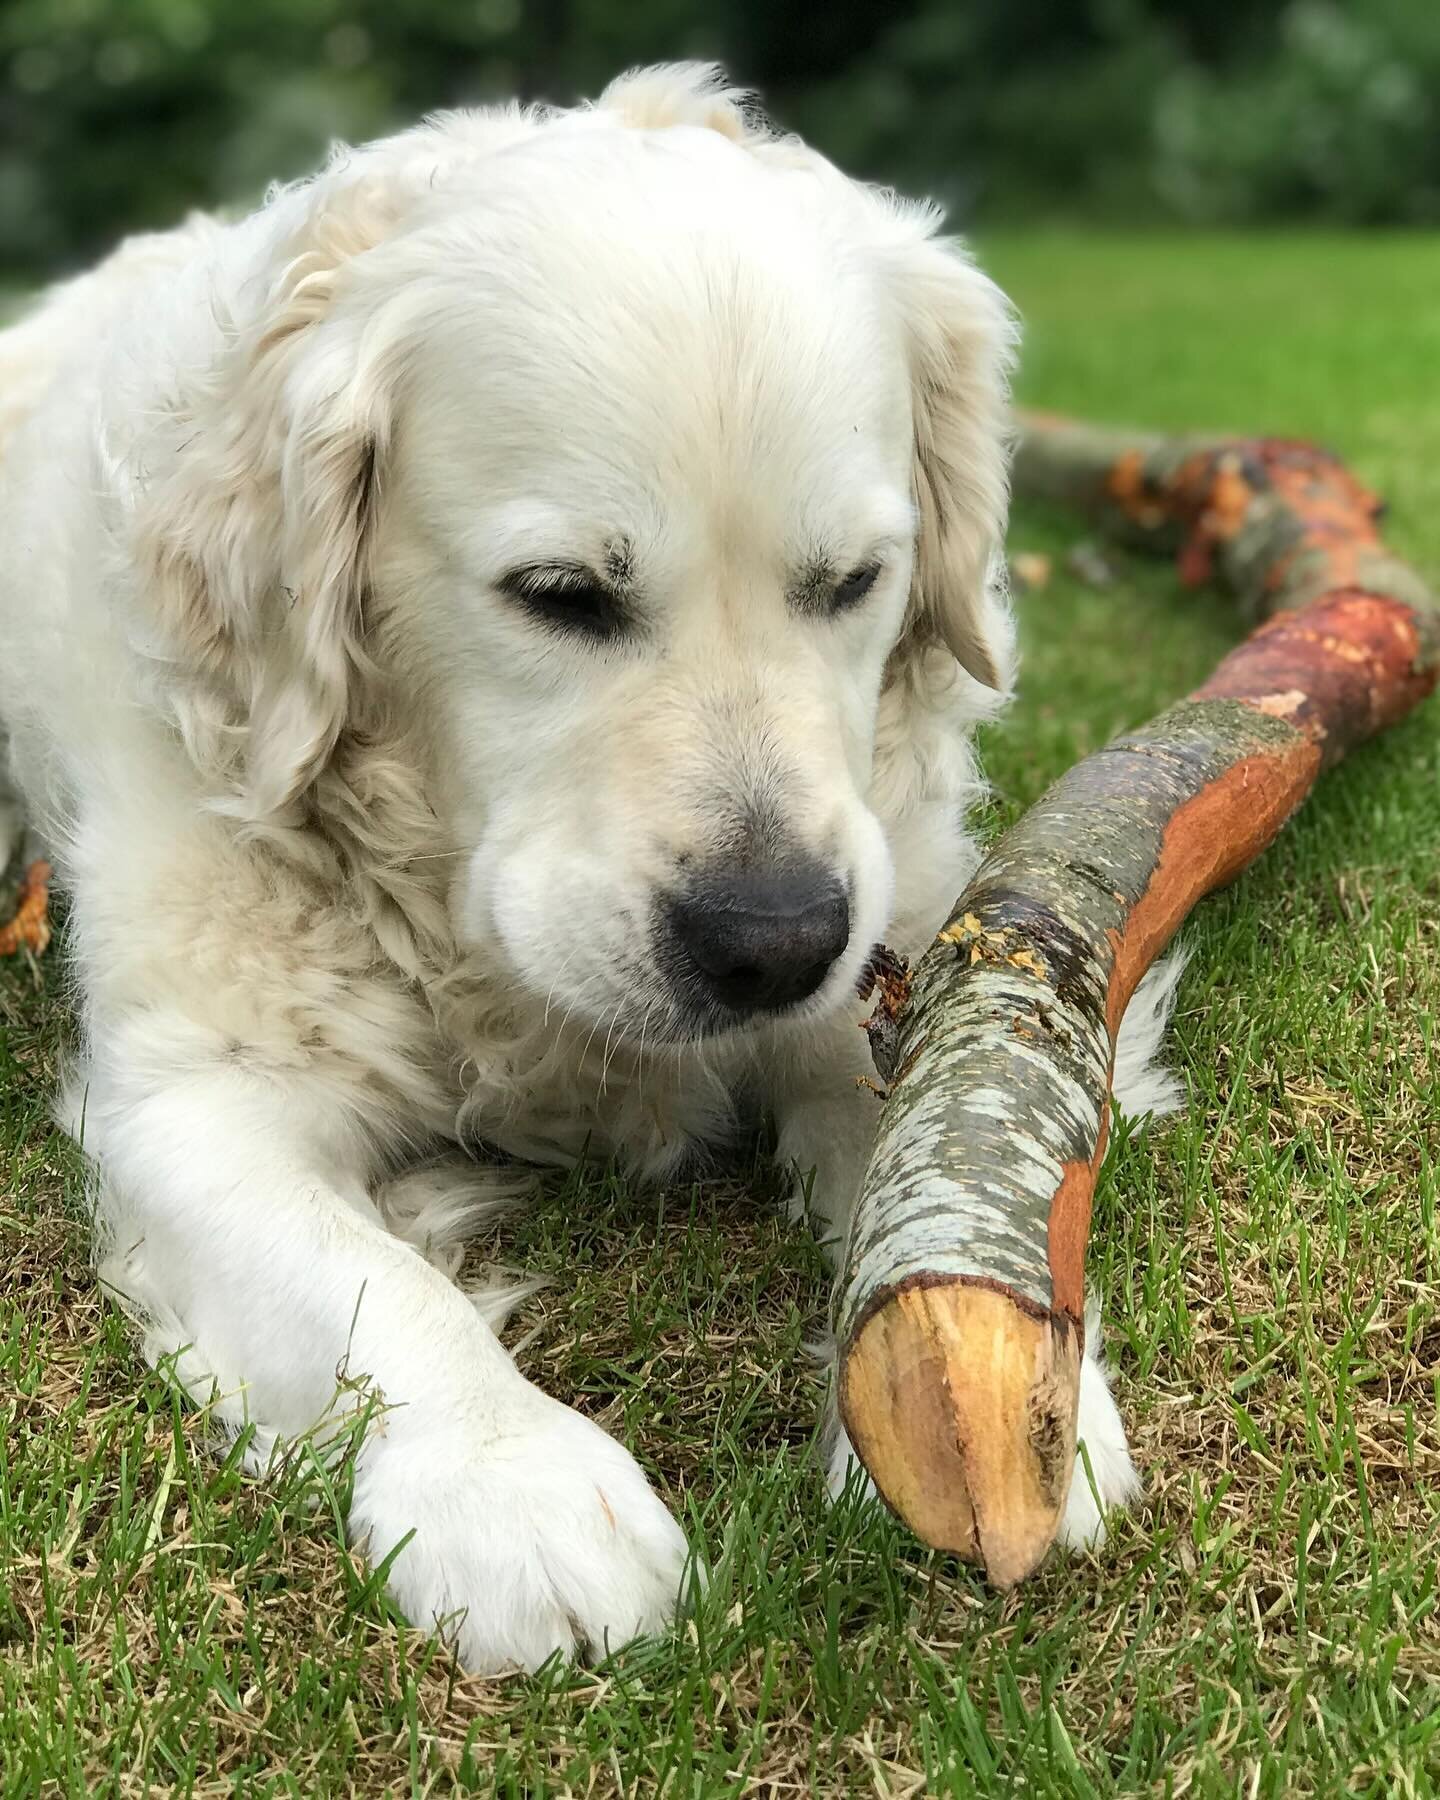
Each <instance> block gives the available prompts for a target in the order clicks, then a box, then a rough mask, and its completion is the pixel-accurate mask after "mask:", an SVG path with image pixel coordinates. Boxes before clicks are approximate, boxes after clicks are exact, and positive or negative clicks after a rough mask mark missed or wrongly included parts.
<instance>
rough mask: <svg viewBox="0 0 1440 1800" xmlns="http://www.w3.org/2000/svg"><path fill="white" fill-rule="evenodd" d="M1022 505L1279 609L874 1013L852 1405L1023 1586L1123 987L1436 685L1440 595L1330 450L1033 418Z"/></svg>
mask: <svg viewBox="0 0 1440 1800" xmlns="http://www.w3.org/2000/svg"><path fill="white" fill-rule="evenodd" d="M1015 480H1016V487H1017V490H1018V491H1019V492H1021V493H1022V494H1029V495H1034V496H1041V497H1044V498H1047V499H1050V500H1058V501H1062V502H1067V503H1071V504H1075V505H1078V506H1080V507H1083V508H1084V509H1086V510H1087V511H1089V512H1090V513H1092V514H1093V515H1095V516H1096V517H1097V518H1098V520H1099V521H1100V522H1101V523H1102V524H1103V525H1105V526H1106V527H1107V528H1109V529H1111V530H1113V531H1115V532H1117V533H1121V534H1123V535H1124V536H1126V537H1128V538H1131V539H1138V540H1139V541H1141V542H1143V543H1149V544H1152V545H1155V546H1157V547H1163V548H1174V549H1178V551H1179V555H1180V567H1181V571H1182V574H1184V576H1185V577H1186V578H1187V579H1189V580H1191V581H1199V580H1202V579H1205V578H1206V577H1208V576H1210V575H1212V574H1214V575H1218V576H1220V577H1222V578H1223V579H1224V580H1225V582H1226V583H1227V584H1228V585H1229V586H1230V587H1231V588H1232V589H1233V590H1234V591H1235V592H1236V593H1237V594H1239V595H1240V597H1241V598H1242V600H1244V601H1245V602H1246V603H1247V604H1248V605H1249V606H1250V607H1251V608H1252V609H1253V610H1254V611H1255V612H1256V613H1258V614H1259V615H1261V617H1262V618H1263V620H1264V622H1263V623H1262V624H1261V625H1260V626H1259V627H1258V629H1257V630H1255V631H1254V632H1253V634H1252V635H1251V636H1250V637H1249V638H1248V639H1246V640H1245V641H1244V642H1243V643H1242V644H1241V645H1240V646H1239V648H1238V649H1236V650H1234V651H1232V652H1231V654H1230V655H1229V656H1227V657H1226V658H1225V659H1224V661H1223V662H1222V663H1221V664H1220V666H1219V667H1218V668H1217V669H1216V671H1215V673H1214V674H1213V675H1212V676H1211V678H1210V679H1209V680H1208V681H1207V682H1206V683H1205V684H1204V686H1203V687H1201V688H1199V689H1198V690H1197V691H1196V692H1195V693H1193V694H1192V695H1190V696H1189V698H1188V699H1186V700H1183V701H1181V702H1180V704H1179V705H1177V706H1175V707H1172V708H1171V709H1170V711H1168V712H1166V713H1164V714H1162V715H1161V716H1160V717H1159V718H1158V719H1156V720H1154V721H1153V723H1151V724H1149V725H1147V726H1145V727H1143V728H1142V729H1141V730H1139V731H1134V732H1130V733H1128V734H1127V735H1126V736H1124V737H1121V738H1119V739H1118V740H1117V741H1116V742H1115V743H1113V744H1111V745H1109V746H1108V747H1107V748H1106V749H1104V750H1101V751H1099V752H1098V753H1097V754H1096V755H1094V756H1090V757H1087V758H1086V759H1085V760H1084V761H1083V762H1081V763H1079V764H1077V765H1076V767H1074V768H1073V769H1071V770H1070V772H1069V773H1068V774H1067V775H1064V776H1063V777H1062V778H1061V779H1060V780H1059V781H1058V782H1056V783H1055V785H1054V786H1053V787H1052V788H1051V789H1050V790H1049V791H1048V793H1046V794H1045V795H1044V796H1043V798H1042V799H1041V800H1040V801H1039V802H1038V804H1037V805H1036V806H1035V807H1033V808H1032V809H1031V811H1030V812H1029V813H1027V814H1026V815H1025V816H1024V817H1023V818H1022V819H1021V820H1020V821H1019V822H1018V823H1017V824H1016V825H1015V826H1014V828H1013V829H1012V830H1011V831H1009V832H1008V833H1006V835H1005V836H1004V837H1003V838H1002V839H1001V840H1000V842H999V843H998V844H997V845H996V847H995V848H994V850H993V851H992V852H991V853H990V855H989V856H987V857H986V859H985V861H984V863H983V864H982V865H981V868H980V870H979V873H978V874H977V876H976V878H975V880H974V881H973V882H972V883H971V885H970V887H969V888H967V889H966V891H965V893H964V894H962V895H961V897H960V899H959V900H958V901H957V903H956V906H955V910H954V913H953V914H952V916H951V918H950V921H949V923H948V925H947V926H946V927H945V929H944V930H943V931H942V932H941V933H940V936H939V938H938V939H937V941H936V943H935V944H934V946H933V947H932V948H931V950H930V951H929V952H928V953H927V954H926V956H925V957H924V958H923V960H922V961H921V962H920V964H919V965H918V967H917V969H916V971H915V974H914V978H913V982H911V983H910V984H909V990H908V993H907V992H906V991H905V984H904V983H902V982H898V981H895V980H893V979H892V980H891V981H890V982H889V983H888V984H887V986H886V990H885V992H884V993H883V994H882V1000H881V1004H880V1006H879V1007H878V1008H877V1014H876V1018H875V1020H874V1021H872V1033H871V1035H872V1044H873V1046H874V1048H875V1050H876V1061H877V1066H878V1067H879V1070H880V1074H881V1077H882V1079H884V1080H885V1081H886V1082H888V1084H889V1094H888V1098H887V1101H886V1105H885V1108H884V1111H883V1113H882V1116H881V1122H880V1128H879V1136H878V1139H877V1142H876V1145H875V1150H874V1154H873V1156H872V1158H871V1162H870V1165H869V1169H868V1172H867V1174H866V1178H865V1182H864V1186H863V1190H862V1193H861V1196H860V1200H859V1203H858V1206H857V1208H856V1212H855V1217H854V1222H853V1225H852V1228H851V1237H850V1243H849V1248H848V1252H847V1257H846V1267H845V1272H844V1276H843V1279H842V1282H841V1286H840V1291H839V1296H838V1300H837V1313H836V1330H837V1336H838V1338H839V1340H840V1344H841V1376H840V1406H841V1412H842V1415H843V1417H844V1420H845V1424H846V1427H847V1429H848V1430H849V1433H850V1437H851V1441H852V1442H853V1443H854V1445H855V1448H856V1450H857V1451H858V1452H859V1455H860V1457H861V1460H862V1461H863V1462H864V1464H865V1466H866V1468H867V1469H868V1470H869V1473H870V1475H871V1477H872V1478H873V1480H874V1482H875V1485H876V1487H877V1488H878V1489H879V1491H880V1493H881V1494H882V1495H883V1496H884V1498H885V1499H886V1500H887V1501H888V1502H889V1504H890V1505H891V1507H892V1508H893V1509H894V1510H895V1511H896V1512H897V1513H899V1514H900V1516H901V1517H902V1518H903V1519H904V1520H905V1521H906V1522H907V1523H908V1524H909V1525H910V1526H911V1527H912V1528H913V1530H914V1531H915V1532H916V1533H917V1534H918V1535H919V1536H920V1537H921V1538H923V1539H925V1540H926V1541H927V1542H928V1543H930V1544H933V1545H935V1546H937V1547H939V1548H943V1549H947V1550H952V1551H955V1552H957V1553H958V1554H959V1555H961V1556H963V1557H965V1558H967V1559H968V1560H970V1561H973V1562H976V1563H978V1564H980V1565H981V1566H982V1567H983V1568H984V1570H985V1571H986V1573H987V1575H988V1576H989V1578H990V1580H991V1581H992V1582H994V1583H995V1584H996V1585H998V1586H1002V1587H1005V1586H1009V1585H1010V1584H1012V1583H1013V1582H1015V1581H1018V1580H1020V1579H1021V1578H1022V1577H1023V1576H1025V1575H1027V1574H1028V1573H1029V1572H1030V1571H1031V1570H1032V1569H1033V1568H1034V1567H1035V1566H1036V1564H1037V1563H1038V1562H1039V1561H1040V1559H1041V1558H1042V1557H1043V1556H1044V1554H1045V1552H1046V1550H1047V1548H1048V1547H1049V1545H1050V1543H1051V1541H1052V1540H1053V1538H1054V1535H1055V1531H1056V1528H1057V1526H1058V1524H1059V1520H1060V1517H1061V1513H1062V1510H1063V1508H1064V1504H1065V1499H1066V1494H1067V1492H1068V1488H1069V1483H1070V1479H1071V1471H1072V1469H1073V1468H1074V1463H1075V1434H1076V1415H1077V1409H1078V1398H1079V1375H1080V1358H1081V1353H1082V1348H1083V1332H1084V1313H1085V1306H1084V1295H1085V1281H1084V1263H1085V1246H1086V1239H1087V1237H1088V1234H1089V1228H1090V1207H1091V1199H1092V1196H1093V1193H1094V1186H1095V1178H1096V1175H1097V1173H1098V1170H1099V1166H1100V1161H1101V1158H1102V1157H1103V1155H1104V1150H1105V1134H1106V1128H1107V1124H1108V1118H1109V1094H1110V1074H1111V1066H1112V1061H1113V1057H1114V1048H1115V1036H1116V1032H1117V1030H1118V1028H1119V1024H1120V1020H1121V1018H1122V1016H1123V1014H1124V1011H1125V1007H1126V1003H1127V1002H1128V1001H1129V999H1130V996H1131V995H1132V993H1133V992H1134V990H1135V987H1136V985H1137V984H1138V982H1139V980H1140V978H1141V976H1142V975H1143V974H1144V973H1145V971H1146V969H1147V968H1149V966H1150V964H1151V963H1152V962H1153V961H1154V960H1155V958H1156V957H1157V956H1158V955H1159V954H1160V952H1161V951H1162V950H1163V948H1164V947H1165V945H1166V943H1167V942H1168V941H1169V939H1170V937H1171V936H1172V934H1173V933H1174V932H1175V930H1176V929H1177V927H1178V926H1179V925H1180V923H1181V921H1182V920H1183V919H1184V918H1185V916H1186V915H1187V913H1189V912H1190V910H1191V909H1192V908H1193V907H1194V906H1195V905H1196V903H1197V902H1198V901H1199V900H1200V899H1201V898H1202V897H1203V896H1204V895H1206V894H1208V893H1210V892H1211V891H1212V890H1213V889H1215V888H1217V887H1219V886H1221V885H1222V884H1223V883H1225V882H1228V881H1230V880H1232V879H1233V878H1234V877H1235V876H1236V875H1237V874H1238V873H1239V872H1240V871H1241V870H1242V869H1244V868H1245V867H1246V866H1247V865H1248V864H1249V863H1251V862H1252V861H1254V859H1255V858H1256V857H1257V856H1258V855H1259V854H1260V853H1261V851H1263V850H1264V849H1265V848H1266V846H1267V845H1268V844H1269V843H1270V842H1271V841H1272V840H1273V838H1274V837H1275V835H1276V833H1277V832H1278V831H1279V830H1280V828H1281V826H1282V825H1283V824H1284V823H1285V821H1286V819H1288V818H1289V816H1290V815H1291V813H1293V812H1294V810H1295V808H1296V807H1297V806H1299V805H1300V803H1301V801H1302V800H1303V799H1304V798H1305V796H1306V795H1307V794H1308V793H1309V791H1310V789H1311V787H1312V786H1313V785H1314V782H1315V780H1316V777H1317V776H1318V775H1319V774H1320V772H1321V771H1322V770H1323V769H1324V768H1326V767H1328V766H1329V765H1330V764H1332V763H1334V762H1335V761H1336V760H1337V759H1338V758H1339V757H1341V756H1343V755H1344V754H1345V752H1346V751H1347V750H1349V749H1350V748H1351V747H1352V746H1353V745H1355V744H1358V743H1359V742H1361V741H1362V740H1363V739H1365V738H1367V737H1370V736H1371V735H1373V734H1374V733H1375V732H1377V731H1383V730H1384V729H1385V728H1386V727H1387V726H1388V725H1391V724H1393V723H1394V722H1395V721H1396V720H1397V719H1399V718H1401V717H1402V716H1403V715H1404V714H1405V713H1407V712H1409V710H1410V709H1411V708H1412V707H1413V706H1415V705H1416V704H1417V703H1418V702H1419V701H1420V700H1421V699H1423V698H1424V696H1425V695H1426V694H1428V693H1429V692H1430V690H1431V688H1432V687H1433V686H1434V684H1435V681H1436V676H1437V669H1440V603H1437V600H1436V597H1435V595H1434V594H1433V593H1432V592H1431V591H1430V589H1429V588H1428V587H1427V586H1426V585H1425V583H1424V582H1423V581H1422V580H1421V579H1420V577H1419V576H1418V575H1417V574H1415V572H1414V571H1413V570H1412V569H1410V568H1408V567H1407V566H1406V565H1405V564H1404V563H1403V562H1401V561H1400V560H1399V559H1398V558H1397V557H1395V556H1394V555H1393V554H1392V553H1391V552H1390V551H1389V550H1387V549H1386V547H1385V545H1384V544H1383V543H1382V542H1381V540H1380V538H1379V536H1378V533H1377V529H1376V521H1377V518H1378V516H1379V510H1380V509H1379V506H1378V503H1377V502H1376V500H1375V499H1374V497H1373V496H1372V495H1370V494H1369V493H1367V492H1366V491H1365V489H1364V488H1363V487H1361V485H1360V484H1359V483H1358V482H1357V481H1356V480H1355V479H1354V478H1353V477H1352V476H1351V475H1350V474H1349V473H1348V472H1347V471H1346V470H1345V468H1344V467H1343V466H1342V465H1341V464H1340V463H1339V462H1337V461H1336V459H1335V458H1334V457H1332V456H1330V455H1329V454H1328V453H1326V452H1324V451H1321V450H1318V449H1316V448H1314V447H1313V446H1309V445H1305V444H1296V443H1286V442H1279V441H1274V440H1268V439H1267V440H1245V439H1221V440H1216V439H1209V440H1178V439H1164V438H1158V437H1146V436H1143V435H1138V434H1132V433H1124V432H1114V431H1104V430H1095V429H1091V428H1089V427H1086V426H1081V425H1074V424H1069V423H1066V422H1065V421H1062V420H1055V419H1049V418H1040V417H1037V418H1034V419H1031V420H1028V421H1026V422H1025V423H1024V425H1023V428H1022V433H1021V439H1020V443H1019V447H1018V455H1017V459H1016V468H1015Z"/></svg>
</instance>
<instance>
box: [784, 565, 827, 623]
mask: <svg viewBox="0 0 1440 1800" xmlns="http://www.w3.org/2000/svg"><path fill="white" fill-rule="evenodd" d="M838 579H839V577H838V576H837V574H836V571H835V565H834V563H833V562H831V560H830V558H829V557H828V556H812V557H811V558H810V559H809V560H808V561H807V562H805V563H804V564H803V565H802V566H801V568H800V570H799V572H798V573H797V574H796V576H795V578H794V580H793V581H791V583H790V584H789V586H788V587H787V588H786V590H785V598H786V599H787V600H788V601H789V603H790V605H791V606H793V607H794V608H795V610H796V612H817V613H818V612H824V611H826V610H827V608H828V607H829V604H830V596H831V595H832V594H833V593H834V591H835V583H836V581H837V580H838Z"/></svg>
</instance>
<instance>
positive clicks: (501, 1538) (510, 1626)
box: [350, 1387, 686, 1674]
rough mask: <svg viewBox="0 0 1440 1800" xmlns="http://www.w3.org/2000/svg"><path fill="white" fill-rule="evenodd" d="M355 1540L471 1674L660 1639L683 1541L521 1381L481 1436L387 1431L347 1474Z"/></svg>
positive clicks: (632, 1464) (598, 1433) (622, 1457)
mask: <svg viewBox="0 0 1440 1800" xmlns="http://www.w3.org/2000/svg"><path fill="white" fill-rule="evenodd" d="M350 1530H351V1536H352V1538H353V1539H354V1540H355V1541H356V1543H358V1544H362V1545H363V1546H364V1547H365V1549H366V1551H367V1554H368V1555H369V1556H370V1558H371V1560H372V1561H374V1562H380V1561H382V1560H383V1559H384V1558H385V1557H386V1556H388V1555H389V1554H390V1552H391V1551H393V1550H394V1549H395V1547H396V1545H397V1544H402V1540H403V1539H404V1538H405V1537H406V1534H407V1533H410V1532H413V1533H414V1535H413V1536H412V1537H411V1538H410V1541H409V1542H408V1543H404V1544H403V1545H402V1547H401V1549H400V1550H399V1553H398V1554H397V1555H396V1557H395V1560H394V1562H393V1563H392V1564H391V1567H390V1577H389V1579H390V1591H391V1593H392V1595H393V1596H394V1598H395V1600H396V1602H397V1604H398V1605H399V1606H400V1608H401V1610H402V1611H403V1612H404V1613H405V1615H406V1617H407V1618H409V1619H411V1620H412V1621H413V1622H414V1623H415V1624H417V1625H423V1626H433V1627H435V1628H436V1629H437V1630H438V1631H439V1632H440V1633H441V1635H442V1636H443V1637H444V1638H445V1639H446V1641H447V1642H449V1643H450V1644H452V1645H453V1647H454V1648H455V1651H456V1653H457V1655H458V1656H459V1658H460V1660H461V1662H462V1663H464V1665H465V1666H466V1667H467V1668H468V1669H471V1670H473V1671H475V1672H476V1673H481V1674H492V1673H499V1672H501V1671H503V1670H507V1669H515V1668H523V1669H535V1668H538V1667H539V1666H540V1664H541V1663H543V1662H544V1661H546V1659H547V1658H548V1657H550V1656H552V1655H553V1654H554V1653H555V1652H556V1651H557V1650H558V1651H560V1652H561V1654H562V1655H564V1656H574V1657H582V1658H595V1657H599V1656H603V1655H605V1654H607V1653H608V1652H609V1651H611V1650H615V1649H618V1648H619V1646H620V1645H622V1644H625V1643H628V1642H629V1641H630V1640H631V1639H632V1638H636V1637H642V1636H646V1635H649V1634H652V1633H654V1632H657V1631H660V1630H662V1629H663V1628H664V1627H665V1625H666V1624H667V1623H668V1622H669V1620H670V1618H671V1617H672V1615H673V1613H674V1610H675V1606H676V1602H677V1599H678V1596H679V1592H680V1584H681V1577H682V1575H683V1572H684V1567H685V1558H686V1546H685V1539H684V1536H683V1534H682V1533H681V1531H680V1528H679V1526H678V1525H677V1524H676V1523H675V1521H674V1519H673V1518H671V1516H670V1514H669V1512H668V1511H667V1510H666V1508H665V1506H664V1505H663V1504H662V1502H661V1501H660V1500H659V1499H658V1497H657V1496H656V1494H655V1493H654V1491H653V1489H652V1488H651V1487H650V1484H649V1482H648V1481H647V1480H646V1479H645V1476H644V1475H643V1474H642V1472H641V1470H640V1467H639V1465H638V1464H637V1463H636V1461H635V1459H634V1458H633V1457H632V1456H631V1455H630V1453H629V1452H628V1451H627V1450H625V1449H624V1448H623V1446H622V1445H620V1444H618V1443H616V1442H615V1440H614V1439H613V1438H611V1437H609V1436H607V1435H606V1433H605V1432H603V1431H602V1430H601V1429H600V1428H599V1427H598V1426H597V1425H592V1424H591V1423H590V1421H589V1420H588V1419H585V1418H582V1417H581V1415H580V1414H579V1413H577V1412H573V1411H571V1409H570V1408H569V1407H566V1406H561V1405H559V1404H558V1402H556V1401H554V1400H551V1399H549V1398H548V1397H547V1396H546V1395H544V1394H542V1393H540V1392H539V1390H538V1389H534V1388H529V1387H527V1388H526V1390H525V1396H524V1404H523V1405H522V1406H519V1407H517V1408H516V1409H515V1416H512V1417H509V1418H506V1419H504V1420H503V1422H502V1424H501V1426H500V1427H498V1428H496V1429H493V1430H490V1429H487V1430H486V1431H485V1432H483V1433H481V1432H477V1431H475V1430H474V1429H473V1428H468V1427H455V1426H453V1425H452V1426H451V1427H450V1428H449V1429H448V1430H439V1429H437V1430H435V1431H433V1432H423V1433H419V1434H417V1433H416V1432H414V1431H413V1429H404V1428H402V1429H401V1430H400V1431H398V1432H395V1433H393V1435H392V1434H391V1433H389V1432H387V1433H386V1435H385V1436H384V1437H381V1438H379V1439H377V1440H373V1441H372V1443H371V1444H370V1445H369V1446H367V1448H366V1450H365V1452H364V1454H363V1455H362V1458H361V1463H360V1467H359V1469H358V1470H357V1473H356V1481H355V1491H354V1496H353V1499H352V1503H351V1510H350Z"/></svg>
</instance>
